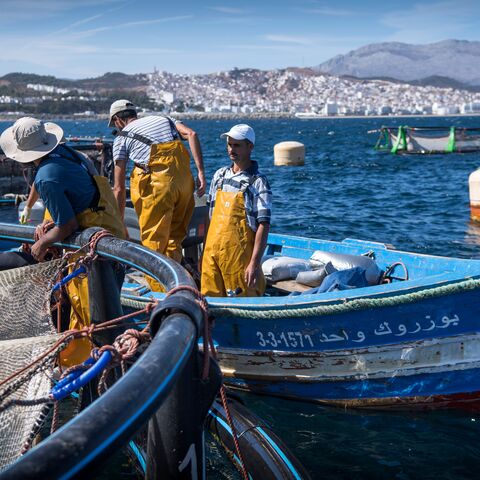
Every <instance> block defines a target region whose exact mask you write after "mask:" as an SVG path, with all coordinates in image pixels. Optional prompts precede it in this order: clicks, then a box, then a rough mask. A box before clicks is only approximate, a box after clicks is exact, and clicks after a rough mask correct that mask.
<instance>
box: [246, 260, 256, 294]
mask: <svg viewBox="0 0 480 480" xmlns="http://www.w3.org/2000/svg"><path fill="white" fill-rule="evenodd" d="M258 269H259V266H258V264H256V263H255V262H250V263H249V264H248V267H247V268H246V269H245V282H246V284H247V285H248V286H249V287H250V288H253V287H254V286H255V285H256V283H257V279H258Z"/></svg>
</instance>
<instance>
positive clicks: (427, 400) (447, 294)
mask: <svg viewBox="0 0 480 480" xmlns="http://www.w3.org/2000/svg"><path fill="white" fill-rule="evenodd" d="M467 283H468V282H463V287H465V288H463V287H462V288H460V287H459V288H456V287H458V286H459V285H460V284H457V285H455V284H449V285H443V286H441V287H438V286H437V287H436V288H435V287H434V288H433V289H427V290H421V289H420V290H415V291H405V292H402V293H400V294H396V295H394V296H391V295H389V294H385V295H383V296H382V295H379V296H378V295H377V296H375V297H373V298H363V299H362V301H363V302H364V305H363V306H358V305H357V306H356V307H355V308H351V309H350V310H348V302H347V303H344V304H343V305H337V306H338V308H339V309H340V311H339V312H334V313H331V314H328V313H327V314H323V315H315V311H316V310H317V311H318V310H321V308H322V307H319V306H318V305H317V306H315V305H314V304H312V305H310V307H303V309H302V310H300V311H303V312H304V314H305V316H303V317H302V316H295V315H292V312H293V311H294V310H295V309H292V308H291V307H286V308H285V309H283V310H282V311H279V312H278V316H277V317H275V316H274V314H275V310H269V311H268V313H269V316H268V318H262V316H261V315H260V312H259V315H258V316H256V315H255V311H254V310H250V311H246V310H244V311H243V312H242V316H241V317H236V316H235V315H234V313H235V311H229V312H228V313H229V314H228V315H224V316H222V310H221V309H219V310H218V312H219V313H218V315H215V313H214V315H215V330H214V338H215V341H216V344H217V352H218V357H219V361H220V364H221V366H222V371H223V374H224V377H225V383H227V384H228V385H231V386H233V387H237V388H242V389H245V390H249V391H252V392H255V393H259V394H268V395H275V396H282V397H288V398H297V399H301V400H308V401H314V402H319V403H327V404H332V405H341V406H344V407H375V408H384V407H385V408H386V407H392V408H412V407H414V406H417V407H420V408H439V407H442V408H446V407H458V406H460V405H463V406H465V407H466V408H480V402H479V400H480V375H479V374H480V331H479V321H478V319H479V316H478V312H480V291H479V288H478V285H477V282H475V281H471V288H467V287H466V286H467ZM435 291H436V292H437V294H434V293H432V292H435ZM442 292H443V293H442ZM352 303H355V301H353V302H352ZM329 306H330V307H332V311H333V310H334V308H335V305H323V312H325V311H327V312H328V307H329ZM342 309H343V310H345V311H344V312H342ZM237 312H238V310H237ZM323 312H322V313H323ZM262 313H263V312H262Z"/></svg>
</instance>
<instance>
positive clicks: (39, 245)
mask: <svg viewBox="0 0 480 480" xmlns="http://www.w3.org/2000/svg"><path fill="white" fill-rule="evenodd" d="M47 250H48V245H45V244H44V242H42V240H38V241H37V242H35V243H34V244H33V245H32V248H31V253H32V257H33V258H34V259H35V260H36V261H37V262H43V259H44V258H45V254H46V253H47Z"/></svg>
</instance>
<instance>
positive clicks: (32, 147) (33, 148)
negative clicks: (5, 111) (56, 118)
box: [0, 117, 64, 163]
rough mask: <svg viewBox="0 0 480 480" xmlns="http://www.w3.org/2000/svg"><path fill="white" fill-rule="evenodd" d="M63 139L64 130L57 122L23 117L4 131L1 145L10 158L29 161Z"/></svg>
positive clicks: (21, 161)
mask: <svg viewBox="0 0 480 480" xmlns="http://www.w3.org/2000/svg"><path fill="white" fill-rule="evenodd" d="M62 140H64V138H63V130H62V128H61V127H59V126H58V125H57V124H56V123H53V122H42V121H40V120H37V119H36V118H32V117H22V118H19V119H18V120H17V121H16V122H15V123H14V124H13V125H12V126H11V127H9V128H7V129H6V130H5V131H4V132H3V133H2V135H1V137H0V146H1V147H2V150H3V153H5V155H6V156H7V157H8V158H11V159H12V160H16V161H17V162H20V163H28V162H33V161H34V160H38V159H39V158H42V157H43V156H45V155H46V154H47V153H50V152H51V151H52V150H53V149H55V147H56V146H57V145H58V144H59V143H60V142H62Z"/></svg>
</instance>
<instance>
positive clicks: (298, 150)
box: [273, 142, 305, 166]
mask: <svg viewBox="0 0 480 480" xmlns="http://www.w3.org/2000/svg"><path fill="white" fill-rule="evenodd" d="M273 158H274V165H276V166H282V165H304V164H305V145H304V144H303V143H300V142H280V143H277V144H276V145H275V146H274V147H273Z"/></svg>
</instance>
